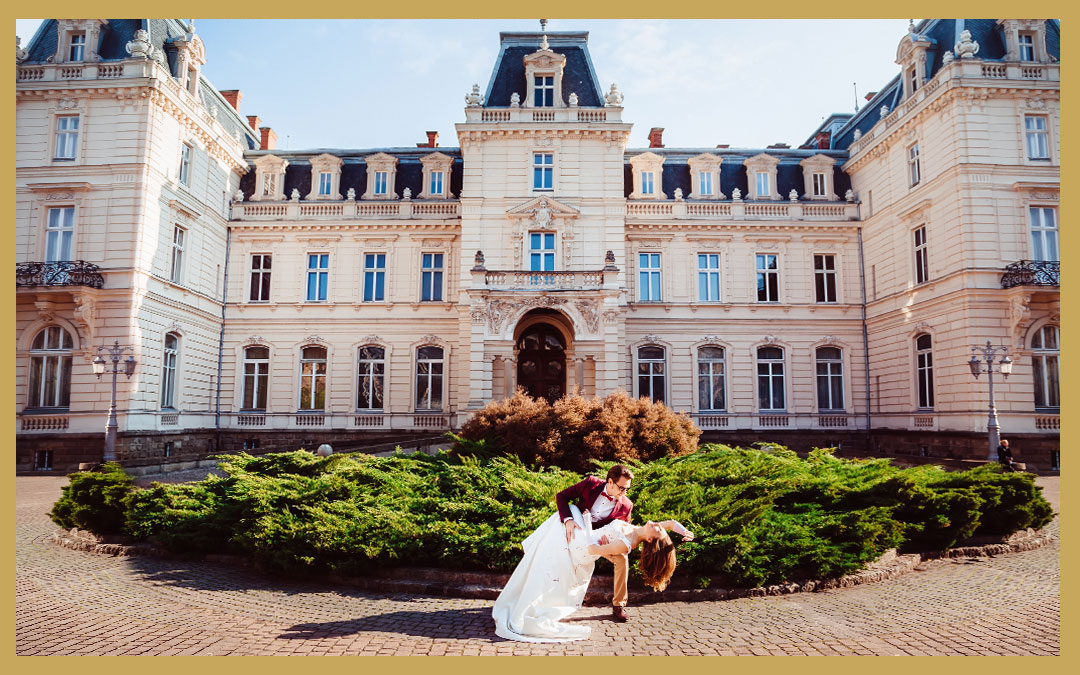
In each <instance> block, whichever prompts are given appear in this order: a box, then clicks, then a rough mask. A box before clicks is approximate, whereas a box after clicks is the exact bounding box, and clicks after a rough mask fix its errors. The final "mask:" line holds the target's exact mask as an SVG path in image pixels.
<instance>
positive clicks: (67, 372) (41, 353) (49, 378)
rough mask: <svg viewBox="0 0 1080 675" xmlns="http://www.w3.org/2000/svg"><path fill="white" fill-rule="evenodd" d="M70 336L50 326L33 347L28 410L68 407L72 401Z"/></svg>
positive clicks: (58, 328)
mask: <svg viewBox="0 0 1080 675" xmlns="http://www.w3.org/2000/svg"><path fill="white" fill-rule="evenodd" d="M73 349H74V345H73V343H72V341H71V335H70V334H69V333H68V332H67V331H66V330H64V329H63V328H61V327H60V326H48V327H46V328H45V329H44V330H42V331H41V332H40V333H38V334H37V335H36V336H35V337H34V341H33V342H32V343H31V344H30V377H29V378H28V386H27V400H26V407H27V408H66V407H68V404H69V403H70V401H71V351H72V350H73Z"/></svg>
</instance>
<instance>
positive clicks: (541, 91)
mask: <svg viewBox="0 0 1080 675" xmlns="http://www.w3.org/2000/svg"><path fill="white" fill-rule="evenodd" d="M553 105H555V77H554V76H552V75H535V76H533V106H535V107H537V108H550V107H552V106H553Z"/></svg>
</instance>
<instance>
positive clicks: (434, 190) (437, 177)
mask: <svg viewBox="0 0 1080 675" xmlns="http://www.w3.org/2000/svg"><path fill="white" fill-rule="evenodd" d="M430 187H431V189H429V190H428V192H430V193H431V194H432V195H441V194H442V193H443V172H442V171H432V172H431V186H430Z"/></svg>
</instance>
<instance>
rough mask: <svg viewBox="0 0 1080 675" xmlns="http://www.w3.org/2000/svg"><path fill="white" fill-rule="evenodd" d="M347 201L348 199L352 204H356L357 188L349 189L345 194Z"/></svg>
mask: <svg viewBox="0 0 1080 675" xmlns="http://www.w3.org/2000/svg"><path fill="white" fill-rule="evenodd" d="M345 199H348V200H349V201H350V202H355V201H356V188H349V191H348V192H346V193H345Z"/></svg>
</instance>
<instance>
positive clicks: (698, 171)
mask: <svg viewBox="0 0 1080 675" xmlns="http://www.w3.org/2000/svg"><path fill="white" fill-rule="evenodd" d="M723 161H724V159H723V157H720V156H718V155H713V154H710V153H708V152H706V153H703V154H700V155H698V156H696V157H691V158H690V159H688V160H687V161H686V163H687V164H689V165H690V176H691V186H692V188H693V189H691V190H690V199H724V195H723V193H721V192H720V165H721V164H722V163H723Z"/></svg>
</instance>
